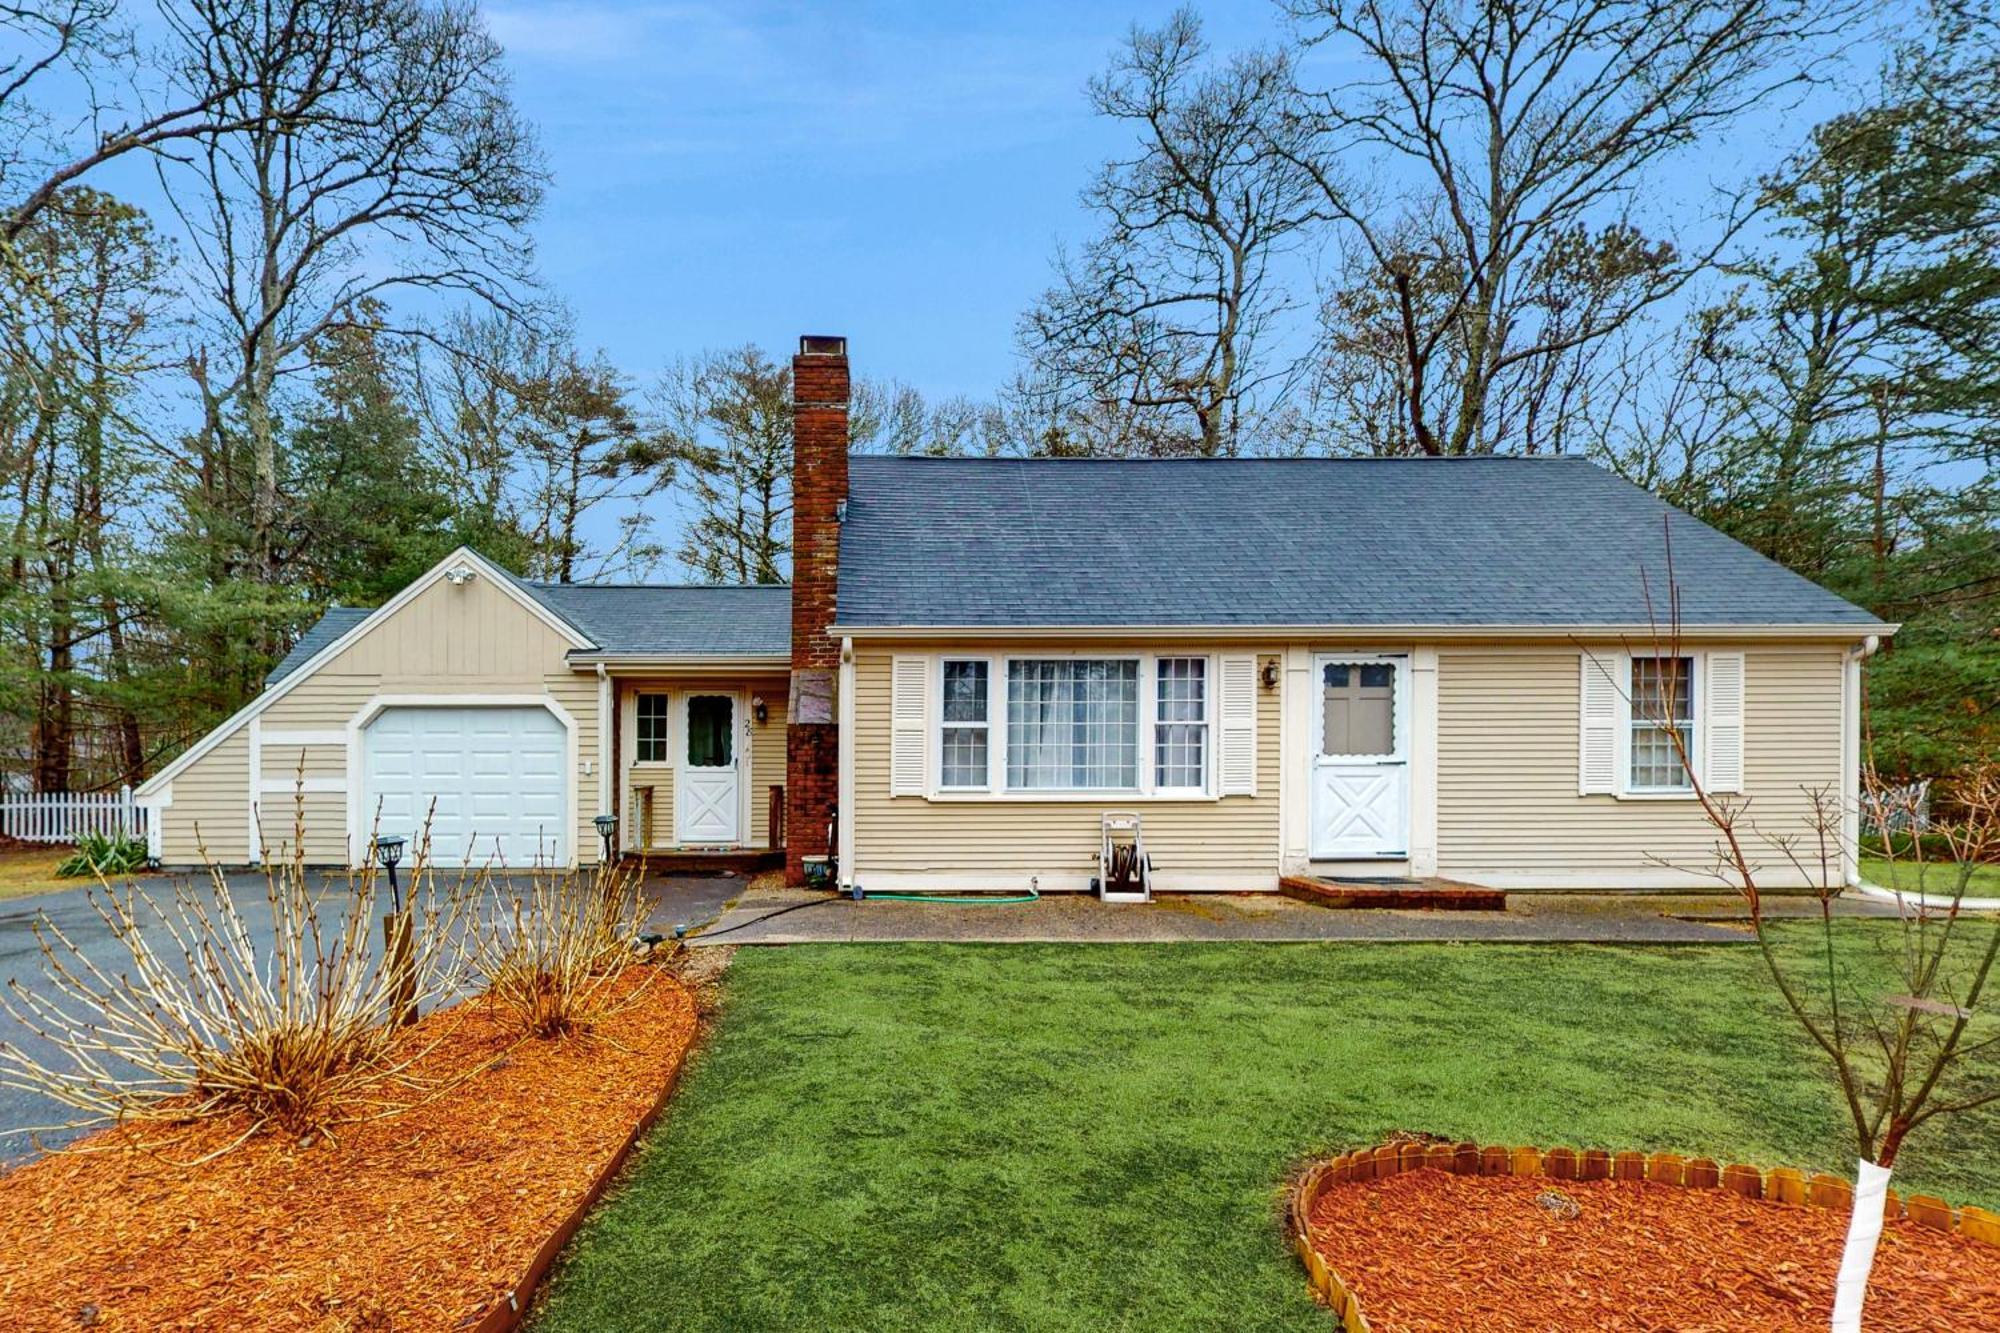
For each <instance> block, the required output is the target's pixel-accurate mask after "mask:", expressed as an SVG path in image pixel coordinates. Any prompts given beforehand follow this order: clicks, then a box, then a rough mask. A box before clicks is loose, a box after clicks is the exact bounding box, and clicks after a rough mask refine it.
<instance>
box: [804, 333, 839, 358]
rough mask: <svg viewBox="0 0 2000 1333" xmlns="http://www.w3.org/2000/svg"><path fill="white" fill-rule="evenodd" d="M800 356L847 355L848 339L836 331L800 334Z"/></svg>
mask: <svg viewBox="0 0 2000 1333" xmlns="http://www.w3.org/2000/svg"><path fill="white" fill-rule="evenodd" d="M799 355H800V356H846V355H847V339H845V338H843V337H841V336H840V335H839V334H836V333H806V334H801V335H800V336H799Z"/></svg>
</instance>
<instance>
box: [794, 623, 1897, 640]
mask: <svg viewBox="0 0 2000 1333" xmlns="http://www.w3.org/2000/svg"><path fill="white" fill-rule="evenodd" d="M1901 628H1902V625H1901V624H1900V623H1897V624H1893V625H1892V624H1887V623H1885V622H1882V621H1879V620H1878V621H1867V622H1863V623H1860V624H1851V625H1843V624H1803V625H1772V624H1746V623H1740V622H1722V621H1718V622H1714V623H1701V624H1689V623H1685V622H1683V623H1682V624H1681V626H1680V629H1679V632H1680V637H1681V638H1683V639H1697V638H1700V639H1752V640H1779V641H1799V640H1826V639H1833V640H1838V641H1840V642H1843V643H1860V642H1863V641H1867V640H1874V641H1877V642H1879V641H1880V639H1882V638H1884V637H1887V636H1888V635H1892V634H1894V633H1895V632H1896V631H1897V630H1899V629H1901ZM828 632H829V633H830V634H832V635H833V636H835V637H836V638H848V639H1105V638H1117V639H1187V638H1191V637H1199V638H1203V639H1251V638H1259V639H1283V640H1292V641H1296V640H1298V639H1313V638H1333V637H1338V638H1343V639H1391V638H1404V639H1555V640H1561V641H1563V642H1572V641H1574V640H1576V639H1579V638H1585V639H1620V638H1623V639H1633V640H1649V639H1652V638H1653V637H1655V636H1656V635H1664V634H1665V633H1667V630H1666V627H1664V626H1654V625H1647V624H1624V625H1614V624H1512V625H1506V624H1494V625H1455V624H1454V625H1439V624H1430V625H1426V624H1421V623H1406V624H1387V623H1385V624H1380V625H1376V624H1355V623H1352V622H1350V623H1347V624H1326V625H1305V624H1301V625H1269V624H1265V625H1218V624H1199V623H1197V624H1187V625H835V626H833V627H832V629H831V630H829V631H828Z"/></svg>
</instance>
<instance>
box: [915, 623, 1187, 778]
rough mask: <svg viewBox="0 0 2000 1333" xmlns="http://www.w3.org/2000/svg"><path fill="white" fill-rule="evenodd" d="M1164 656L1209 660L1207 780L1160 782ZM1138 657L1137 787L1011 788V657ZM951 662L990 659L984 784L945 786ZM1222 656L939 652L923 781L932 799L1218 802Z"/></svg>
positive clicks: (931, 674)
mask: <svg viewBox="0 0 2000 1333" xmlns="http://www.w3.org/2000/svg"><path fill="white" fill-rule="evenodd" d="M1163 657H1194V658H1200V659H1202V660H1203V661H1204V662H1206V663H1207V665H1206V666H1205V667H1204V668H1203V672H1204V677H1203V687H1204V690H1205V695H1204V699H1203V712H1204V715H1205V721H1204V723H1203V725H1204V726H1206V727H1207V728H1208V730H1209V741H1208V744H1207V746H1206V747H1205V748H1204V753H1203V756H1202V761H1203V769H1204V773H1203V785H1202V786H1200V787H1198V788H1196V787H1167V788H1162V787H1159V786H1158V785H1157V784H1156V782H1155V778H1156V776H1157V763H1158V757H1157V755H1156V753H1155V744H1156V739H1157V737H1156V732H1157V722H1158V717H1159V694H1158V691H1159V660H1160V659H1161V658H1163ZM1058 660H1060V661H1078V662H1137V663H1138V664H1139V723H1138V725H1139V742H1138V746H1139V754H1138V769H1139V772H1138V774H1137V776H1138V785H1137V786H1135V787H1010V786H1008V785H1007V735H1008V723H1009V718H1008V716H1007V668H1008V665H1009V664H1010V663H1013V662H1048V661H1058ZM946 662H985V663H986V664H987V667H986V726H987V733H986V735H987V742H986V786H985V787H983V788H981V787H947V786H945V785H944V784H943V774H942V772H941V769H942V767H943V759H944V664H945V663H946ZM1218 670H1219V666H1218V659H1217V655H1216V654H1215V653H1212V652H1194V651H1180V652H1176V651H1174V650H1172V649H1171V648H1166V647H1161V648H1156V649H1148V650H1146V651H1143V652H1112V653H1107V652H1096V651H1088V650H1071V651H1067V652H1065V651H1061V650H1045V651H1040V652H1023V653H1007V654H994V653H976V652H971V653H936V654H933V655H932V656H931V662H930V669H929V670H928V671H927V672H925V679H926V681H927V686H926V692H927V694H928V696H929V697H928V699H927V700H926V708H925V712H926V715H927V716H926V719H925V730H926V734H927V738H928V743H927V744H926V746H925V751H926V755H925V760H924V766H925V788H926V790H927V791H928V793H929V795H928V798H927V799H929V800H932V801H936V802H940V803H947V804H948V803H951V802H954V801H967V802H978V801H1016V802H1033V801H1052V802H1063V801H1070V802H1096V803H1099V804H1101V803H1103V802H1105V801H1109V800H1116V801H1181V802H1187V801H1210V802H1213V801H1219V800H1221V799H1222V798H1221V797H1220V796H1219V795H1217V790H1218V786H1217V781H1216V753H1215V748H1216V741H1215V718H1216V713H1215V710H1216V707H1217V704H1216V697H1215V691H1216V689H1217V680H1218V674H1217V673H1218Z"/></svg>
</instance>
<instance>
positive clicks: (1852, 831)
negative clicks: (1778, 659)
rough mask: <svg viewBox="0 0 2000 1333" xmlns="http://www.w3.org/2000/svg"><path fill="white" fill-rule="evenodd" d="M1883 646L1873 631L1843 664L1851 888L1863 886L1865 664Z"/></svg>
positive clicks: (1843, 852) (1844, 793)
mask: <svg viewBox="0 0 2000 1333" xmlns="http://www.w3.org/2000/svg"><path fill="white" fill-rule="evenodd" d="M1881 647H1882V638H1881V636H1880V635H1877V634H1870V635H1869V636H1868V637H1867V638H1865V639H1863V640H1862V641H1861V642H1860V643H1858V644H1856V645H1854V646H1853V647H1852V648H1849V649H1848V650H1847V655H1846V657H1845V659H1844V660H1843V661H1842V662H1841V667H1840V671H1841V678H1840V702H1841V719H1840V754H1841V774H1840V786H1841V791H1840V798H1841V799H1840V806H1841V819H1840V823H1841V829H1840V834H1841V839H1840V840H1841V849H1840V859H1841V881H1842V883H1843V884H1845V885H1846V886H1847V887H1848V888H1851V889H1852V888H1859V887H1860V886H1861V689H1862V686H1861V664H1862V663H1863V662H1864V661H1866V660H1867V659H1869V658H1871V657H1873V656H1874V655H1875V654H1876V653H1877V652H1878V651H1880V650H1881Z"/></svg>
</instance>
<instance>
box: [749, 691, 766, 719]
mask: <svg viewBox="0 0 2000 1333" xmlns="http://www.w3.org/2000/svg"><path fill="white" fill-rule="evenodd" d="M750 716H751V717H752V718H754V719H756V722H757V725H758V726H760V727H761V726H763V725H764V724H765V723H766V722H768V721H770V720H771V706H770V705H769V704H767V703H765V702H764V696H763V695H761V694H753V695H751V696H750Z"/></svg>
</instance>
